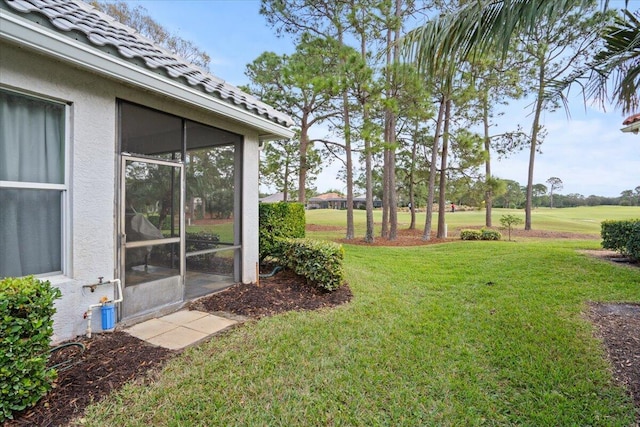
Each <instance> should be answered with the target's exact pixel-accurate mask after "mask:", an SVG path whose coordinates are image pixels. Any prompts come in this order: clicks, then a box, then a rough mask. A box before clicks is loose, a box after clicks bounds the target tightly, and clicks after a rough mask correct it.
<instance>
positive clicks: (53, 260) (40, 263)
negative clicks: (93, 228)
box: [0, 91, 65, 277]
mask: <svg viewBox="0 0 640 427" xmlns="http://www.w3.org/2000/svg"><path fill="white" fill-rule="evenodd" d="M64 111H65V110H64V106H63V105H60V104H55V103H52V102H47V101H43V100H39V99H35V98H30V97H26V96H23V95H19V94H13V93H9V92H5V91H0V181H5V182H4V183H0V277H8V276H25V275H28V274H42V273H50V272H58V271H61V270H62V255H61V254H62V231H61V230H62V213H61V212H62V206H61V198H62V191H63V190H60V189H53V190H51V189H42V188H38V187H39V184H64V175H65V170H64V169H65V166H64ZM8 181H13V182H20V183H24V184H27V186H29V187H32V188H15V185H12V184H11V182H8ZM12 187H13V188H12Z"/></svg>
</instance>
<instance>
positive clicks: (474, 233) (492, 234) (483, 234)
mask: <svg viewBox="0 0 640 427" xmlns="http://www.w3.org/2000/svg"><path fill="white" fill-rule="evenodd" d="M460 239H462V240H500V239H502V234H500V232H499V231H494V230H488V229H486V228H483V229H481V230H462V231H460Z"/></svg>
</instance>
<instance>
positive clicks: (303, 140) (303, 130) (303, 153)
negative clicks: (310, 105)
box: [298, 114, 309, 204]
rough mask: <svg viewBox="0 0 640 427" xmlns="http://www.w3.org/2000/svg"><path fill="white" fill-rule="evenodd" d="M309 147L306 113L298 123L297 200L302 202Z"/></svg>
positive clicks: (304, 193)
mask: <svg viewBox="0 0 640 427" xmlns="http://www.w3.org/2000/svg"><path fill="white" fill-rule="evenodd" d="M308 149H309V126H308V125H307V117H306V114H305V115H303V117H302V123H301V125H300V170H299V171H298V202H299V203H302V204H304V203H305V199H306V197H305V196H306V188H307V169H308V167H307V150H308Z"/></svg>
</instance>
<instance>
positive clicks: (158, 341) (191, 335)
mask: <svg viewBox="0 0 640 427" xmlns="http://www.w3.org/2000/svg"><path fill="white" fill-rule="evenodd" d="M207 336H208V334H206V333H204V332H199V331H196V330H194V329H189V328H186V327H184V326H178V327H177V328H175V329H172V330H170V331H167V332H165V333H163V334H160V335H156V336H155V337H151V338H149V339H148V340H145V341H147V342H149V343H151V344H153V345H157V346H160V347H164V348H168V349H171V350H179V349H181V348H184V347H187V346H189V345H192V344H195V343H197V342H198V341H201V340H203V339H205V338H206V337H207Z"/></svg>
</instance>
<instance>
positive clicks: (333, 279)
mask: <svg viewBox="0 0 640 427" xmlns="http://www.w3.org/2000/svg"><path fill="white" fill-rule="evenodd" d="M276 244H277V245H279V246H280V249H279V250H280V251H281V253H282V256H281V257H280V261H281V262H282V263H283V264H284V265H285V266H286V267H288V268H290V269H292V270H293V271H295V272H296V274H299V275H301V276H304V277H305V278H306V279H307V280H309V282H311V283H312V284H314V285H315V286H318V287H320V288H323V289H325V290H327V291H333V290H336V289H338V288H339V287H340V286H342V284H343V283H344V268H343V260H344V249H343V248H342V246H341V245H338V244H337V243H333V242H324V241H318V240H309V239H278V240H277V243H276Z"/></svg>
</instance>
